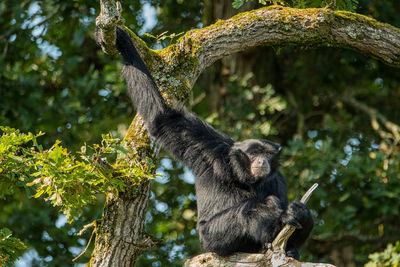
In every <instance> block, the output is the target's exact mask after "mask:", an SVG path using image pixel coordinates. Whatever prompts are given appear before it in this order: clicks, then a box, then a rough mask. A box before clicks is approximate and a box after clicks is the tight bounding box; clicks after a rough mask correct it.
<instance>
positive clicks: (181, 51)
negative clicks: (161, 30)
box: [90, 0, 400, 266]
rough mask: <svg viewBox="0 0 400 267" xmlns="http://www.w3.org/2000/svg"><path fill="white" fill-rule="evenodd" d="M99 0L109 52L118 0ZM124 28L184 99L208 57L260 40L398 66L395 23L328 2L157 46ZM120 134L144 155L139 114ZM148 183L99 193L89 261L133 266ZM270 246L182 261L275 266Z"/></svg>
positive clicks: (167, 91)
mask: <svg viewBox="0 0 400 267" xmlns="http://www.w3.org/2000/svg"><path fill="white" fill-rule="evenodd" d="M101 2H102V9H101V10H102V12H101V14H100V16H99V18H98V20H97V26H98V28H99V32H98V34H99V36H100V40H101V41H100V44H101V46H102V48H103V51H105V52H107V53H110V54H113V53H116V49H115V34H114V30H113V29H114V28H115V26H116V25H117V24H118V25H122V17H121V16H120V14H119V12H120V8H117V7H116V5H115V2H114V1H112V0H101ZM130 35H131V37H132V39H133V41H134V43H135V45H136V46H137V48H138V50H139V52H140V54H141V56H142V57H143V59H144V61H145V62H146V65H147V66H149V69H150V72H151V73H152V75H153V76H154V79H155V81H156V83H157V85H158V86H159V87H160V88H161V90H162V92H163V95H164V97H165V98H166V100H167V101H168V102H169V100H171V99H178V100H185V99H186V98H187V97H188V96H189V94H190V90H191V87H192V86H193V85H194V83H195V82H196V80H197V78H198V76H199V75H200V73H201V72H202V71H203V70H204V69H205V68H206V67H207V66H209V65H211V64H213V63H214V62H215V61H216V60H218V59H220V58H222V57H224V56H227V55H231V54H233V53H236V52H239V51H244V50H247V49H250V48H252V47H255V46H260V45H264V46H267V45H268V46H285V45H298V46H306V47H317V46H334V47H344V48H348V49H354V50H357V51H360V52H362V53H365V54H367V55H369V56H374V57H377V58H379V59H381V60H382V61H384V62H386V63H387V64H390V65H394V66H400V30H399V29H397V28H394V27H392V26H390V25H387V24H383V23H379V22H377V21H375V20H373V19H371V18H368V17H365V16H362V15H359V14H354V13H350V12H343V11H335V12H334V11H332V10H330V9H301V10H300V9H292V8H284V7H279V6H272V7H266V8H261V9H258V10H253V11H249V12H246V13H241V14H238V15H236V16H235V17H233V18H231V19H228V20H226V21H218V22H216V23H215V24H213V25H211V26H209V27H206V28H204V29H199V30H193V31H189V32H187V33H186V34H185V35H184V36H183V37H182V38H180V39H179V40H178V42H177V43H176V44H174V45H170V46H169V47H167V48H165V49H163V50H160V51H153V50H151V49H149V48H148V47H147V46H146V45H145V44H144V43H143V41H142V40H140V38H138V37H137V36H136V35H135V34H133V33H130ZM125 139H126V140H127V141H128V143H129V144H130V145H133V146H135V148H136V149H138V150H141V151H144V152H143V153H142V155H143V156H144V157H149V156H151V155H152V153H151V149H150V146H149V144H150V142H149V140H148V137H147V135H146V133H145V130H144V127H143V121H142V120H141V119H140V117H139V116H137V117H136V118H135V119H134V120H133V122H132V124H131V126H130V128H129V130H128V134H127V137H126V138H125ZM149 186H150V182H149V181H144V182H143V184H142V185H141V187H140V188H139V189H138V190H136V193H135V194H129V193H126V194H120V195H119V196H115V195H109V196H108V197H107V203H106V205H105V208H104V214H103V218H102V220H101V222H100V223H99V224H98V226H97V227H96V234H97V235H96V242H95V250H94V252H93V255H92V259H91V261H90V265H91V266H133V265H134V263H135V261H136V259H137V257H138V256H139V255H140V254H141V253H143V252H144V251H146V250H148V249H149V248H151V246H152V245H153V243H152V241H151V240H150V239H148V238H146V235H145V233H144V220H145V213H146V208H147V203H148V198H149ZM274 253H275V252H274ZM274 253H273V255H270V256H269V257H270V259H269V261H268V259H265V257H267V255H263V254H253V255H245V254H237V255H234V256H232V257H229V258H220V257H215V255H213V254H212V253H207V254H203V255H200V256H198V257H196V258H193V259H191V260H189V261H188V262H187V263H186V265H185V266H275V265H274V264H275V263H274V262H273V261H272V260H275V259H278V260H279V259H280V258H279V257H280V256H279V255H281V254H277V255H275V254H274ZM275 256H277V257H275ZM286 259H287V260H288V262H286V263H282V262H281V263H282V264H285V265H281V266H302V265H301V263H298V262H295V261H292V260H290V258H286ZM250 260H251V262H247V261H250ZM258 260H260V261H258ZM239 263H240V264H239ZM262 263H265V264H270V265H260V264H262ZM188 264H190V265H188ZM191 264H200V265H191ZM246 264H247V265H246ZM249 264H252V265H249ZM271 264H272V265H271ZM299 264H300V265H299ZM307 266H329V265H321V264H319V265H318V264H314V265H307Z"/></svg>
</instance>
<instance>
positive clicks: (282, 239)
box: [272, 183, 318, 251]
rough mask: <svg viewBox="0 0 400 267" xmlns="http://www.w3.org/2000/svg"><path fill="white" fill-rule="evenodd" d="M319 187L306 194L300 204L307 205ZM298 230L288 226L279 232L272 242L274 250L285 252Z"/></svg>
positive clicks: (309, 190) (314, 187) (311, 188)
mask: <svg viewBox="0 0 400 267" xmlns="http://www.w3.org/2000/svg"><path fill="white" fill-rule="evenodd" d="M317 187H318V184H317V183H315V184H313V185H312V186H311V187H310V189H308V190H307V192H306V193H305V194H304V196H303V197H302V198H301V200H300V202H301V203H303V204H306V203H307V201H308V199H309V198H310V196H311V194H312V192H313V191H314V190H315V189H316V188H317ZM295 230H296V227H294V226H292V225H289V224H286V225H285V226H284V227H283V229H282V230H281V231H280V232H279V234H278V235H277V236H276V237H275V239H274V241H273V242H272V250H273V251H275V250H281V251H285V247H286V243H287V241H288V239H289V237H290V236H291V235H292V234H293V232H294V231H295Z"/></svg>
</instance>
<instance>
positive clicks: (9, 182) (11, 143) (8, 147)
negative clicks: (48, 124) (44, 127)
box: [0, 126, 43, 199]
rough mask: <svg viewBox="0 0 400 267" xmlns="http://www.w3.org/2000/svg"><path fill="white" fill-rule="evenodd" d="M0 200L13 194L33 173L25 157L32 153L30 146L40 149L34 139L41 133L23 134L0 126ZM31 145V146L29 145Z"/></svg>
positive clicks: (28, 160)
mask: <svg viewBox="0 0 400 267" xmlns="http://www.w3.org/2000/svg"><path fill="white" fill-rule="evenodd" d="M0 133H1V136H0V198H3V199H4V198H5V197H6V196H7V195H12V194H14V193H15V188H16V187H17V186H21V185H23V184H24V183H25V182H26V181H27V180H28V179H29V177H30V173H31V172H32V171H33V168H32V166H31V162H30V159H27V158H25V155H28V154H30V153H32V151H33V150H32V147H30V146H31V145H34V146H35V147H37V148H38V149H42V148H41V146H39V145H38V144H37V141H36V138H37V137H39V136H42V135H43V133H41V132H40V133H38V134H37V135H33V134H32V133H28V134H24V133H21V132H20V131H19V130H15V129H12V128H9V127H4V126H0ZM29 143H31V144H29Z"/></svg>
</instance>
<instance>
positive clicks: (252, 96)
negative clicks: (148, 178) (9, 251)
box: [0, 1, 400, 266]
mask: <svg viewBox="0 0 400 267" xmlns="http://www.w3.org/2000/svg"><path fill="white" fill-rule="evenodd" d="M123 4H124V9H125V11H124V18H125V20H126V22H125V24H126V25H129V26H130V27H131V28H133V29H135V31H136V32H139V33H141V32H142V30H141V29H142V28H143V26H144V25H145V23H144V19H143V11H142V10H143V9H142V5H143V4H145V6H146V8H149V7H151V6H153V7H156V8H155V11H156V12H155V15H156V17H157V24H156V26H155V27H154V28H153V29H151V34H152V35H154V36H157V35H159V34H161V33H163V32H165V31H166V30H168V31H169V32H168V33H167V34H168V35H169V34H171V33H176V34H178V33H181V32H185V31H187V30H189V29H192V28H197V27H201V26H205V25H207V24H211V23H213V22H215V21H216V19H217V18H228V17H230V16H231V15H233V14H234V13H235V12H236V11H235V10H234V9H232V7H231V5H232V2H230V1H204V2H197V3H196V2H195V3H191V2H189V1H184V2H180V1H176V2H175V1H171V2H169V1H149V2H145V1H143V2H141V3H138V2H136V1H134V2H130V3H129V4H130V5H127V4H126V3H125V2H124V3H123ZM299 4H301V3H299ZM303 4H304V3H303ZM314 4H315V3H314ZM317 4H318V5H323V3H320V2H319V3H317ZM247 5H249V6H244V7H242V8H253V7H255V5H256V3H254V2H249V3H247ZM315 5H316V4H315ZM399 8H400V7H399V4H397V2H396V1H385V2H378V1H359V4H358V5H357V9H356V11H357V12H358V13H361V14H365V15H369V16H372V17H374V18H375V19H377V20H379V21H382V22H387V23H390V24H391V25H393V26H397V27H398V26H399V23H400V21H399V18H398V17H396V16H395V14H396V12H398V11H399ZM128 10H129V11H128ZM145 10H146V9H145ZM150 10H151V8H150ZM199 10H200V11H201V12H199ZM0 13H1V16H0V23H1V25H3V27H2V28H3V29H6V31H4V32H3V33H2V34H1V35H2V38H0V45H1V47H0V48H1V51H2V56H1V66H2V68H1V77H0V79H1V83H0V84H1V91H0V94H1V97H0V99H1V103H2V105H1V108H0V124H1V125H10V126H12V127H16V128H20V129H21V130H23V131H33V132H39V130H41V131H44V132H46V135H45V136H43V137H40V138H39V141H40V142H41V143H42V144H44V146H45V147H50V146H51V145H52V144H53V143H54V141H55V140H56V139H60V140H62V141H63V145H64V146H68V147H69V148H71V149H72V150H79V147H81V146H82V145H83V144H84V142H87V143H88V144H91V143H93V142H99V141H100V139H99V138H100V134H99V133H104V132H108V131H110V130H111V131H112V132H113V133H114V135H116V136H121V137H122V136H124V129H126V128H127V125H128V124H129V120H130V118H131V116H132V110H130V104H129V101H128V99H127V97H126V93H125V89H124V85H123V83H122V79H121V78H120V76H119V69H120V66H121V64H120V63H119V60H116V61H111V59H110V57H105V56H104V55H103V54H102V53H101V52H100V50H99V49H98V48H97V47H96V46H95V44H94V42H93V39H92V32H93V31H94V19H95V17H96V16H97V14H98V13H99V10H98V3H97V2H96V1H89V2H85V3H79V4H78V3H77V2H68V3H64V2H63V3H61V2H60V3H59V2H54V1H45V2H43V1H36V2H27V1H19V2H18V1H17V2H15V1H14V2H12V3H11V2H10V3H2V4H0ZM176 18H180V19H181V21H179V22H176ZM146 30H148V31H149V30H150V29H146ZM143 38H144V39H145V40H146V41H147V42H148V43H149V44H153V45H155V46H158V47H159V46H161V47H163V46H166V45H167V44H168V43H169V41H170V40H168V39H166V40H163V41H160V42H156V40H154V39H152V38H149V37H143ZM173 41H174V40H172V42H173ZM28 44H29V45H28ZM27 46H28V47H27ZM398 82H399V75H398V70H396V69H395V68H392V67H389V66H387V65H385V64H382V63H381V62H380V61H378V60H376V59H373V58H369V57H366V56H363V55H360V54H359V53H356V52H352V51H348V50H341V49H336V48H335V49H333V48H320V49H313V50H310V49H307V47H303V48H302V49H300V48H278V47H275V48H257V49H251V50H250V51H246V52H245V53H244V54H237V55H233V56H230V57H229V58H224V59H223V60H221V61H220V62H219V63H218V64H217V65H215V66H213V67H211V68H210V69H208V70H207V71H206V73H205V74H204V76H202V77H201V78H200V79H199V83H197V84H196V86H195V88H194V91H193V96H192V99H191V101H189V104H190V105H191V106H192V108H193V110H194V111H195V112H196V113H197V114H199V115H200V116H203V118H206V119H207V120H208V121H210V122H212V123H213V124H214V125H215V126H216V127H217V128H218V129H221V130H223V131H225V132H226V133H228V134H230V135H232V136H233V137H235V138H237V139H243V138H247V137H250V136H251V137H255V138H256V137H262V138H265V137H266V136H268V138H270V139H273V140H275V141H279V142H281V143H283V144H284V145H285V146H286V147H287V149H286V152H285V157H284V162H283V168H282V169H284V170H285V171H286V173H285V174H286V177H287V181H288V183H289V187H290V188H289V192H290V193H291V195H290V197H291V199H293V198H295V197H299V196H300V195H301V193H302V192H303V191H305V189H307V188H308V187H309V185H310V184H311V183H313V182H314V181H318V182H319V183H320V186H321V188H320V189H319V190H318V191H317V192H315V193H314V196H313V197H312V198H311V200H310V202H309V206H310V207H311V208H312V209H313V210H314V211H315V215H316V219H317V220H318V225H317V227H316V228H315V230H314V235H313V236H312V238H311V239H310V241H309V242H308V245H307V247H306V248H305V249H304V250H305V251H304V252H303V255H305V256H304V259H306V260H313V261H331V262H332V261H333V262H334V263H336V264H337V265H339V266H352V265H354V264H357V265H359V264H361V263H364V262H366V261H367V256H368V254H369V253H371V252H373V251H377V250H382V249H384V248H385V247H386V244H387V243H391V242H394V241H396V240H399V234H398V233H399V231H398V230H399V229H398V223H397V216H398V212H399V197H398V196H399V194H398V193H399V192H398V191H399V190H400V186H399V176H398V173H399V163H398V162H399V160H398V159H399V158H398V157H399V156H398V153H397V152H398V136H399V133H398V126H397V124H398V123H399V111H398V109H396V104H397V103H398V99H399V89H398V85H399V84H398ZM203 92H207V94H203ZM210 110H211V111H212V113H210ZM162 163H163V164H161V165H160V166H161V167H160V169H159V170H160V171H162V172H163V173H164V174H165V176H164V177H160V178H157V179H156V181H155V182H154V183H153V185H152V192H153V193H152V198H151V199H152V204H151V207H150V211H149V213H148V215H147V219H146V221H147V230H148V232H149V233H150V234H151V235H153V236H154V237H156V238H159V239H163V243H162V244H161V245H160V246H158V247H156V248H153V249H152V250H150V251H149V252H147V253H146V254H144V255H143V256H142V258H141V259H140V260H139V262H138V265H139V266H142V265H143V266H149V265H150V264H151V265H153V266H164V265H166V266H174V265H181V263H182V260H183V259H184V258H186V257H188V256H191V255H195V254H198V253H199V247H198V241H197V236H196V232H195V223H196V217H195V213H194V210H195V197H194V192H193V185H192V183H193V180H192V178H191V176H190V174H189V173H188V172H187V171H185V170H183V169H182V168H181V167H179V164H176V163H175V162H173V161H171V160H169V159H164V160H162ZM1 178H3V177H1ZM2 181H3V180H2ZM5 188H7V190H9V189H10V188H9V185H8V184H7V187H2V191H6V189H5ZM10 193H11V194H12V196H10V195H8V196H6V197H5V198H4V199H3V200H2V201H1V202H2V203H1V206H2V207H3V211H4V212H3V211H2V213H1V215H0V225H1V226H7V227H8V228H10V229H11V230H12V231H13V233H14V236H16V237H19V238H20V239H22V240H23V241H24V242H25V243H26V244H27V245H29V247H30V249H31V250H30V251H31V253H32V251H36V253H37V256H35V257H34V258H35V261H37V262H39V263H38V264H43V263H46V264H48V265H55V266H61V265H63V264H66V265H69V262H70V261H69V260H70V259H71V258H72V254H74V255H76V254H77V253H79V252H80V250H81V249H82V248H83V247H84V245H85V243H86V240H87V239H88V238H89V236H90V234H86V236H83V238H82V239H79V238H78V237H76V235H75V234H76V232H77V231H79V229H81V228H82V226H83V225H84V224H87V223H88V222H91V221H93V220H94V219H96V218H99V217H100V215H101V209H100V208H99V207H101V205H102V203H103V201H104V200H102V197H99V204H98V207H97V208H93V207H90V208H85V212H84V213H83V215H81V217H80V218H79V220H78V221H76V222H75V223H74V224H73V225H69V224H65V223H64V222H65V220H63V218H64V217H63V216H62V215H60V214H59V213H58V210H57V209H53V208H52V207H51V205H48V204H44V202H43V201H41V200H39V201H38V200H34V199H29V200H28V199H27V198H26V193H25V189H24V188H23V187H14V188H13V191H12V192H10ZM89 251H90V250H89ZM87 254H89V253H87ZM329 257H330V259H329ZM87 260H88V258H85V257H81V258H80V259H79V261H81V262H85V261H87Z"/></svg>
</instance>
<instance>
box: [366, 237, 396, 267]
mask: <svg viewBox="0 0 400 267" xmlns="http://www.w3.org/2000/svg"><path fill="white" fill-rule="evenodd" d="M368 258H369V259H370V261H369V262H368V263H367V264H365V267H385V266H394V267H398V266H400V241H397V242H396V244H395V245H394V246H393V244H388V245H387V247H386V249H385V250H384V251H382V252H375V253H373V254H371V255H369V256H368Z"/></svg>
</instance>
